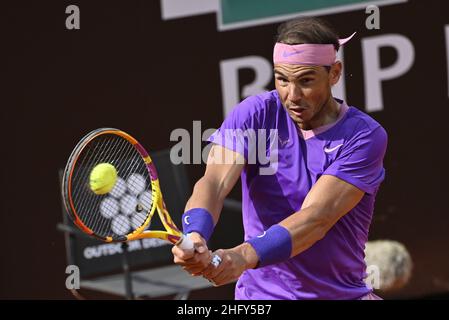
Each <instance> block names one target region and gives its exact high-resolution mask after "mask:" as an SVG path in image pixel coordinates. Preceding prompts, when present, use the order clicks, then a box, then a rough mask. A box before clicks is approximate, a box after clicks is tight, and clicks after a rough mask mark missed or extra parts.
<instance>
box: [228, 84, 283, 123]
mask: <svg viewBox="0 0 449 320" xmlns="http://www.w3.org/2000/svg"><path fill="white" fill-rule="evenodd" d="M278 101H279V96H278V94H277V92H276V90H273V91H267V92H263V93H260V94H256V95H252V96H249V97H248V98H246V99H244V100H243V101H242V102H240V103H239V104H238V105H236V106H235V107H234V109H232V111H231V113H230V114H229V117H230V118H232V119H238V120H239V121H243V122H246V121H251V122H252V121H254V120H258V122H264V120H265V118H266V117H267V115H268V114H271V113H273V112H277V110H278V106H279V103H278Z"/></svg>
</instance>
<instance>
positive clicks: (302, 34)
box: [276, 17, 340, 51]
mask: <svg viewBox="0 0 449 320" xmlns="http://www.w3.org/2000/svg"><path fill="white" fill-rule="evenodd" d="M277 32H278V33H277V36H276V42H281V43H285V44H290V45H296V44H303V43H304V44H305V43H309V44H313V43H316V44H333V45H334V47H335V50H336V51H338V49H339V48H340V43H339V42H338V35H337V32H336V31H335V30H334V28H333V27H332V26H331V25H330V24H329V23H328V22H326V21H324V20H322V19H318V18H315V17H301V18H297V19H294V20H290V21H286V22H284V23H282V24H281V25H280V26H279V27H278V30H277Z"/></svg>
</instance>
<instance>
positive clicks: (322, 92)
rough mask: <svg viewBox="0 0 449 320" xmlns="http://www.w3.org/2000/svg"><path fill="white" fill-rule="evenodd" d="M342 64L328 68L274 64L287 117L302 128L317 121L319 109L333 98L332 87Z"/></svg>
mask: <svg viewBox="0 0 449 320" xmlns="http://www.w3.org/2000/svg"><path fill="white" fill-rule="evenodd" d="M340 71H341V63H340V62H337V63H335V64H333V65H332V67H331V69H330V71H328V70H327V69H326V68H325V67H322V66H305V65H292V64H276V65H275V66H274V76H275V86H276V90H277V91H278V93H279V97H280V99H281V102H282V104H283V105H284V107H285V108H286V109H287V112H288V114H289V115H290V117H291V118H292V119H293V121H295V122H296V123H297V124H298V125H299V126H300V127H301V128H304V127H306V128H307V127H308V126H309V124H310V123H311V121H317V120H319V118H320V116H322V114H323V112H322V109H323V107H325V105H326V104H327V103H328V101H329V99H330V98H331V97H332V94H331V87H332V85H334V84H335V83H337V81H338V78H339V76H340Z"/></svg>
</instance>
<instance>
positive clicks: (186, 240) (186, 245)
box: [177, 234, 195, 251]
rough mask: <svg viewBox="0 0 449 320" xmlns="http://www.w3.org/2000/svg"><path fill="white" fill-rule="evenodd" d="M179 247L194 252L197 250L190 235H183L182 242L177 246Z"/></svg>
mask: <svg viewBox="0 0 449 320" xmlns="http://www.w3.org/2000/svg"><path fill="white" fill-rule="evenodd" d="M177 246H178V247H179V248H180V249H182V250H192V251H193V249H194V248H195V246H194V245H193V242H192V240H191V239H190V234H187V235H185V234H184V235H182V237H181V241H180V242H179V244H177Z"/></svg>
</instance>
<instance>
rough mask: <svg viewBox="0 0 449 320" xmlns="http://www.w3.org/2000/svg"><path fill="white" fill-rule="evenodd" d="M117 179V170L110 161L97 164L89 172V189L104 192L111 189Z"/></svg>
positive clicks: (98, 192)
mask: <svg viewBox="0 0 449 320" xmlns="http://www.w3.org/2000/svg"><path fill="white" fill-rule="evenodd" d="M116 181H117V170H116V169H115V167H114V166H113V165H112V164H110V163H100V164H97V165H96V166H95V167H94V168H93V169H92V171H91V172H90V178H89V183H90V189H91V190H92V191H93V192H94V193H95V194H106V193H108V192H109V191H111V190H112V189H113V188H114V186H115V182H116Z"/></svg>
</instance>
